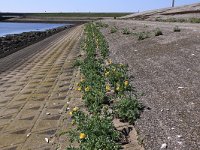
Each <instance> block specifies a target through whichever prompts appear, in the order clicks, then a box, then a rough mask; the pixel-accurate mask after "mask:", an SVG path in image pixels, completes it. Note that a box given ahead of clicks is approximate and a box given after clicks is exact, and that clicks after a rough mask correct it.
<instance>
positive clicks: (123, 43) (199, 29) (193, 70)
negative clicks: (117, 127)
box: [101, 20, 200, 150]
mask: <svg viewBox="0 0 200 150" xmlns="http://www.w3.org/2000/svg"><path fill="white" fill-rule="evenodd" d="M105 22H106V23H108V24H109V28H104V29H102V30H101V31H102V33H103V34H104V35H105V36H106V38H107V40H108V42H109V46H110V57H111V58H112V59H113V60H114V62H118V63H125V64H128V65H129V68H130V69H129V73H130V74H131V75H133V76H134V77H135V79H134V81H133V83H132V84H133V85H134V86H135V87H136V89H137V90H138V92H140V93H144V96H142V97H141V98H140V99H139V101H140V102H141V103H142V104H143V105H144V106H145V107H146V109H145V110H144V112H143V113H142V115H141V118H140V119H138V121H137V122H136V126H135V127H136V129H137V130H138V133H139V135H140V140H143V143H144V147H145V149H147V150H159V149H161V147H162V146H163V147H164V149H169V150H198V149H200V117H199V116H200V103H199V100H200V91H199V88H200V75H199V74H200V65H199V64H200V25H198V24H195V25H194V24H183V23H181V24H179V23H159V22H147V21H145V22H144V21H130V20H129V21H123V20H106V21H105ZM176 25H178V26H179V28H180V29H181V32H174V31H173V28H174V27H175V26H176ZM113 26H116V27H117V32H116V33H112V34H111V33H110V28H111V27H113ZM157 27H159V28H160V30H161V31H162V32H163V35H161V36H155V35H154V30H155V29H156V28H157ZM123 28H127V29H129V30H130V31H131V32H132V34H129V35H124V34H122V31H123ZM142 31H145V32H149V33H148V36H149V38H147V39H144V40H141V41H138V40H137V36H136V35H137V34H138V33H139V32H142Z"/></svg>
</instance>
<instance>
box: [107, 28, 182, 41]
mask: <svg viewBox="0 0 200 150" xmlns="http://www.w3.org/2000/svg"><path fill="white" fill-rule="evenodd" d="M145 28H146V27H145ZM133 30H135V28H133ZM117 31H118V29H117V27H115V26H114V27H111V28H110V33H111V34H112V33H116V32H117ZM173 31H174V32H180V31H181V29H180V28H179V27H178V26H175V27H174V28H173ZM122 34H124V35H134V36H135V37H137V40H139V41H140V40H144V39H147V38H150V37H151V36H152V35H154V36H160V35H163V32H162V31H161V29H160V28H156V29H155V30H154V31H153V32H149V31H142V32H135V33H134V32H131V30H130V29H128V28H123V29H122Z"/></svg>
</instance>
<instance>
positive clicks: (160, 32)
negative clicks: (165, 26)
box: [155, 28, 163, 36]
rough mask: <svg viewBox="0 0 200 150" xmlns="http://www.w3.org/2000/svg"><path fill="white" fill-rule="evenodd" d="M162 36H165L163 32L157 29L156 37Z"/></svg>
mask: <svg viewBox="0 0 200 150" xmlns="http://www.w3.org/2000/svg"><path fill="white" fill-rule="evenodd" d="M160 35H163V33H162V31H161V30H160V28H156V30H155V36H160Z"/></svg>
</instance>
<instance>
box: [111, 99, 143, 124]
mask: <svg viewBox="0 0 200 150" xmlns="http://www.w3.org/2000/svg"><path fill="white" fill-rule="evenodd" d="M114 107H115V108H114V110H115V114H116V115H117V116H118V117H119V118H120V119H122V120H123V121H128V122H129V123H134V121H135V120H136V119H137V118H138V117H139V116H140V112H141V109H142V107H141V105H140V104H139V103H138V101H137V100H136V98H131V97H124V98H122V99H121V100H119V101H118V102H117V104H116V105H115V106H114Z"/></svg>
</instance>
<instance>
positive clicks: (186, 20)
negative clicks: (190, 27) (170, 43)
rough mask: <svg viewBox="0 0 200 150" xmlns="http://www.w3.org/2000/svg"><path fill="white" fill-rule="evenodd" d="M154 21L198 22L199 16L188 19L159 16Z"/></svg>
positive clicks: (199, 21)
mask: <svg viewBox="0 0 200 150" xmlns="http://www.w3.org/2000/svg"><path fill="white" fill-rule="evenodd" d="M156 21H160V22H181V23H187V22H189V23H200V18H189V19H184V18H168V19H161V18H156Z"/></svg>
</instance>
